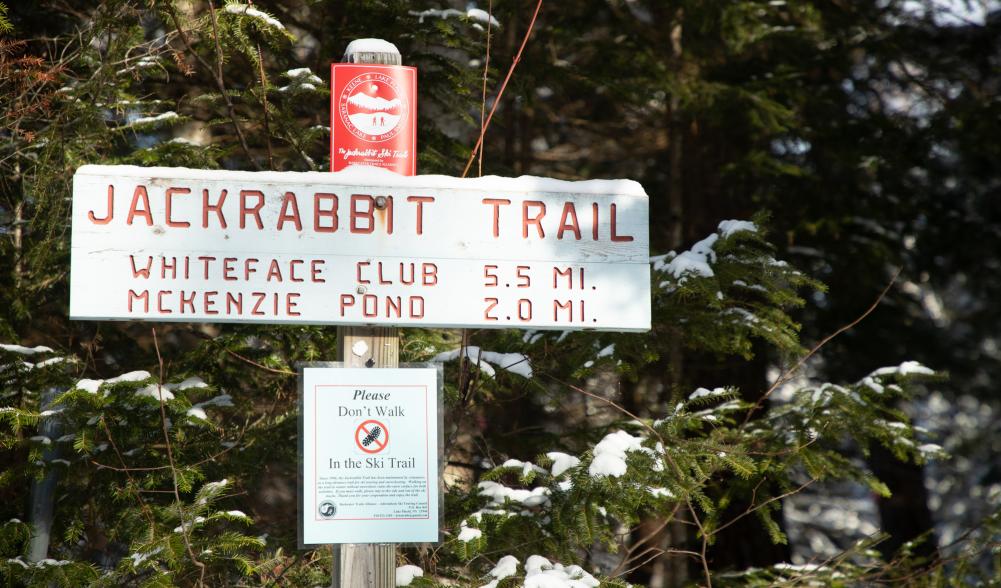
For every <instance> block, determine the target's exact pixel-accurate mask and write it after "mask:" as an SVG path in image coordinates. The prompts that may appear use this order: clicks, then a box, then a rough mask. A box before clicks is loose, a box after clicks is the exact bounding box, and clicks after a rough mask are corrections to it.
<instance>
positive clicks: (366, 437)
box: [355, 419, 389, 453]
mask: <svg viewBox="0 0 1001 588" xmlns="http://www.w3.org/2000/svg"><path fill="white" fill-rule="evenodd" d="M355 444H356V445H358V449H361V450H362V451H364V452H365V453H379V452H380V451H382V450H383V449H385V448H386V446H387V445H389V429H387V428H386V425H384V424H382V423H380V422H379V421H377V420H374V419H369V420H367V421H365V422H364V423H362V424H360V425H358V428H357V429H355Z"/></svg>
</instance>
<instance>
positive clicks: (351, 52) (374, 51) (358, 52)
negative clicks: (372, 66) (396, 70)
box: [341, 39, 403, 65]
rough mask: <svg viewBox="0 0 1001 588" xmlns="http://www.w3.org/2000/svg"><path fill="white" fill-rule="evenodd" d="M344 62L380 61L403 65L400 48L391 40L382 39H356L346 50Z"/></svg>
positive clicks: (384, 63)
mask: <svg viewBox="0 0 1001 588" xmlns="http://www.w3.org/2000/svg"><path fill="white" fill-rule="evenodd" d="M341 61H343V62H344V63H379V64H382V65H403V58H402V57H400V50H399V49H397V48H396V45H393V44H392V43H390V42H389V41H384V40H382V39H355V40H354V41H351V42H350V43H348V47H347V49H345V50H344V57H343V59H341Z"/></svg>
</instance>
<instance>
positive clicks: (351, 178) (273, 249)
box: [70, 165, 650, 331]
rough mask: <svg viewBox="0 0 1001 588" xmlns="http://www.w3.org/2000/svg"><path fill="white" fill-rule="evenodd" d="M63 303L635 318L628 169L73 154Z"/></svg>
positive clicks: (602, 321)
mask: <svg viewBox="0 0 1001 588" xmlns="http://www.w3.org/2000/svg"><path fill="white" fill-rule="evenodd" d="M70 316H71V318H74V319H97V320H152V321H177V322H181V321H183V322H263V323H302V324H344V325H400V326H414V327H476V328H484V327H487V328H533V329H585V328H586V329H597V330H616V331H644V330H648V329H649V328H650V267H649V239H648V199H647V195H646V194H645V193H644V191H643V188H642V187H641V186H640V185H639V184H638V183H636V182H633V181H630V180H589V181H584V182H569V181H560V180H552V179H548V178H534V177H521V178H500V177H494V176H488V177H483V178H470V179H458V178H451V177H446V176H413V177H405V176H400V175H397V174H394V173H392V172H389V171H386V170H382V169H376V168H368V167H359V166H352V167H350V168H348V169H346V170H344V171H341V172H337V173H320V172H309V173H298V172H237V171H216V170H192V169H184V168H142V167H133V166H91V165H87V166H83V167H81V168H80V169H79V170H78V171H77V173H76V175H75V176H74V179H73V237H72V268H71V275H70Z"/></svg>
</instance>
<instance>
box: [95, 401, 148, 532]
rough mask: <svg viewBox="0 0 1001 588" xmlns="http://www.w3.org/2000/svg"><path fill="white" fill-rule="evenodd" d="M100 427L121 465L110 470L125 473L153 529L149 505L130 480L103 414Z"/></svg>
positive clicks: (133, 480) (136, 485) (137, 486)
mask: <svg viewBox="0 0 1001 588" xmlns="http://www.w3.org/2000/svg"><path fill="white" fill-rule="evenodd" d="M101 425H102V426H103V427H104V434H105V435H107V436H108V442H109V443H111V448H112V449H114V450H115V455H117V456H118V461H119V462H121V464H122V468H121V470H119V469H118V468H111V469H113V470H117V471H123V472H125V477H127V478H128V479H129V486H130V487H131V488H132V490H133V492H134V493H135V496H136V499H137V500H139V507H140V508H141V509H142V511H143V514H144V515H146V520H148V521H149V525H150V528H154V529H155V528H156V523H155V522H154V521H153V513H152V512H150V509H149V505H147V504H146V501H145V500H143V497H142V495H141V494H139V492H140V490H139V484H137V483H136V481H135V479H133V478H132V474H131V473H129V472H130V469H129V467H128V466H126V465H125V458H124V457H123V456H122V452H121V451H119V449H118V444H117V443H115V439H114V437H112V436H111V429H110V428H109V427H108V423H107V421H105V420H104V415H103V414H102V415H101Z"/></svg>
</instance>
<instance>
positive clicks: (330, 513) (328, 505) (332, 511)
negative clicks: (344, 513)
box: [317, 500, 337, 519]
mask: <svg viewBox="0 0 1001 588" xmlns="http://www.w3.org/2000/svg"><path fill="white" fill-rule="evenodd" d="M317 510H318V511H319V512H320V516H321V517H323V518H325V519H330V518H333V517H334V516H335V515H336V514H337V505H336V504H334V503H333V502H331V501H329V500H324V501H323V502H321V503H320V508H319V509H317Z"/></svg>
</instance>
